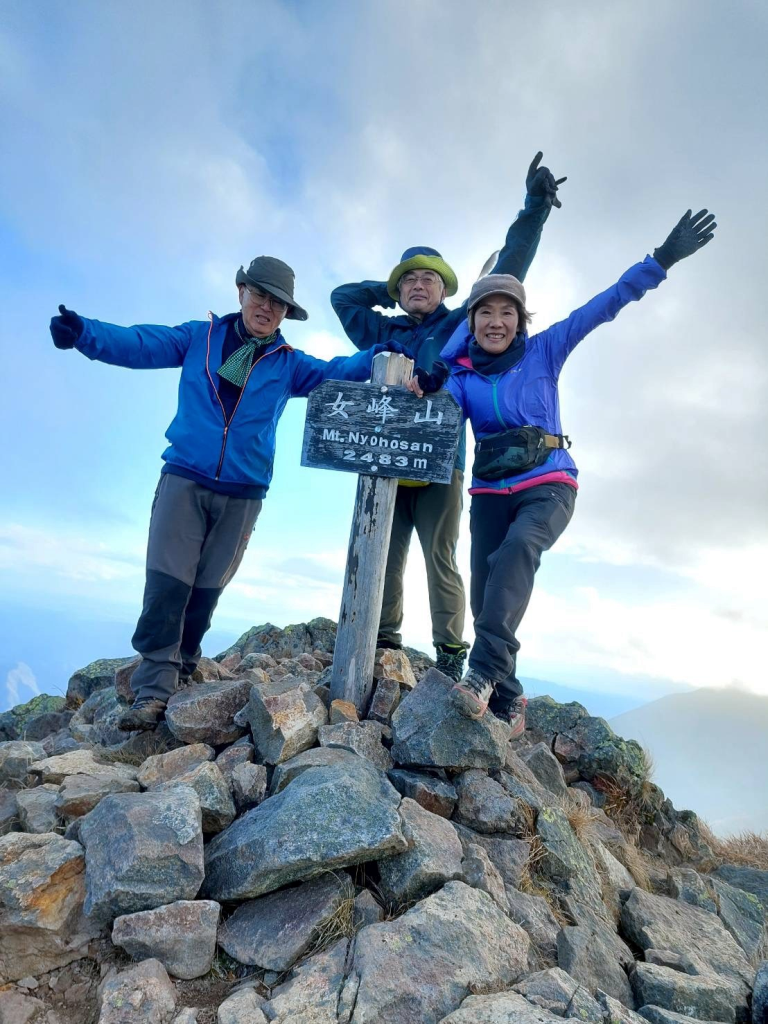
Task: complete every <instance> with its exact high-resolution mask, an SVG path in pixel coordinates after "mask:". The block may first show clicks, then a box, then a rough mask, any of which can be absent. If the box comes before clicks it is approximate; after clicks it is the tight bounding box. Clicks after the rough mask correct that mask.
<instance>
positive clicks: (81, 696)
mask: <svg viewBox="0 0 768 1024" xmlns="http://www.w3.org/2000/svg"><path fill="white" fill-rule="evenodd" d="M133 660H134V659H133V658H99V660H98V661H92V662H91V663H90V664H89V665H86V666H85V668H80V669H78V670H77V672H75V673H74V674H73V675H72V676H70V679H69V682H68V683H67V705H68V706H69V707H78V706H79V705H80V704H82V703H83V702H84V701H86V700H88V698H89V697H90V696H91V694H92V693H94V692H95V691H96V690H103V689H104V688H105V687H107V686H112V685H113V683H114V681H115V672H116V670H117V669H119V668H120V667H121V666H122V665H125V664H127V663H128V662H130V661H133Z"/></svg>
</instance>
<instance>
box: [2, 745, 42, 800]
mask: <svg viewBox="0 0 768 1024" xmlns="http://www.w3.org/2000/svg"><path fill="white" fill-rule="evenodd" d="M44 757H45V747H44V746H43V745H42V744H41V743H31V742H28V741H27V740H9V741H7V742H5V743H0V787H2V788H3V789H21V788H22V786H24V785H25V784H26V781H27V775H29V767H30V765H32V764H34V763H35V761H40V760H41V759H42V758H44Z"/></svg>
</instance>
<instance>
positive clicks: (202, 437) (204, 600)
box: [51, 256, 402, 730]
mask: <svg viewBox="0 0 768 1024" xmlns="http://www.w3.org/2000/svg"><path fill="white" fill-rule="evenodd" d="M235 281H236V284H237V288H238V294H239V299H240V312H239V313H229V314H228V315H227V316H224V317H221V318H219V317H216V316H213V314H209V317H210V319H209V321H208V322H206V321H197V320H193V321H190V322H189V323H185V324H180V325H179V326H178V327H159V326H156V325H152V324H143V325H139V326H136V327H118V326H116V325H114V324H106V323H100V322H99V321H98V320H86V319H85V318H84V317H81V316H78V315H77V313H74V312H73V311H72V310H68V309H66V308H65V307H64V306H59V313H60V315H59V316H55V317H53V319H52V320H51V335H52V336H53V341H54V344H55V345H56V347H57V348H62V349H65V348H76V349H77V350H78V351H80V352H82V353H83V355H85V356H88V358H89V359H98V360H101V361H102V362H104V363H111V364H112V365H114V366H125V367H129V368H131V369H155V368H158V369H159V368H162V367H181V380H180V384H179V404H178V409H177V412H176V416H175V417H174V419H173V422H172V423H171V425H170V426H169V428H168V430H167V432H166V437H167V438H168V440H169V441H170V445H169V446H168V448H166V450H165V451H164V452H163V456H162V457H163V460H164V462H165V465H164V466H163V469H162V473H161V476H160V483H159V484H158V486H157V491H156V492H155V498H154V502H153V505H152V516H151V519H150V526H149V542H148V546H147V579H146V586H145V589H144V607H143V609H142V613H141V617H140V618H139V622H138V625H137V626H136V632H135V633H134V635H133V639H132V644H133V646H134V648H135V649H136V650H137V651H138V652H139V654H141V656H142V660H141V662H140V664H139V665H138V667H137V668H136V671H135V672H134V674H133V678H132V680H131V686H132V688H133V691H134V693H135V695H136V697H135V700H134V702H133V704H132V705H131V707H130V708H129V709H128V710H127V711H126V712H125V713H124V714H123V715H122V717H121V719H120V722H119V725H120V728H121V729H126V730H133V729H151V728H152V727H153V726H154V725H156V724H157V722H158V720H159V718H160V717H161V716H162V715H163V713H164V711H165V707H166V704H167V703H168V698H169V697H170V696H171V694H172V693H173V692H174V690H175V689H176V688H177V685H178V684H179V682H180V681H181V682H182V683H183V682H184V681H185V680H188V679H189V677H190V676H191V675H192V673H193V672H194V670H195V668H196V667H197V663H198V661H199V659H200V654H201V650H200V644H201V641H202V639H203V636H204V635H205V633H206V631H207V630H208V627H209V626H210V623H211V617H212V615H213V610H214V608H215V607H216V604H217V602H218V600H219V597H220V595H221V592H222V590H223V589H224V587H225V586H226V585H227V583H229V581H230V580H231V579H232V577H233V576H234V574H235V572H236V571H237V569H238V566H239V565H240V562H241V561H242V558H243V555H244V554H245V549H246V547H247V545H248V541H249V539H250V536H251V533H252V532H253V529H254V525H255V523H256V519H257V518H258V515H259V512H260V511H261V504H262V501H263V499H264V497H265V496H266V493H267V489H268V488H269V483H270V480H271V478H272V463H273V460H274V457H275V431H276V427H277V421H278V420H279V419H280V416H281V415H282V412H283V409H284V408H285V406H286V403H287V402H288V399H289V398H293V397H305V396H306V395H308V394H309V393H310V391H312V390H313V389H314V388H316V387H317V386H318V384H320V383H321V382H322V381H324V380H326V379H327V378H332V379H334V380H367V379H368V377H369V376H370V373H371V363H372V362H373V357H374V355H376V354H377V353H378V352H381V351H385V350H390V351H402V348H401V346H399V345H398V344H397V343H396V342H394V343H393V342H389V341H382V342H381V343H378V344H375V345H373V346H372V347H371V348H369V349H368V350H367V351H366V352H360V353H358V354H356V355H354V356H350V357H339V358H337V359H332V360H330V362H323V361H322V360H320V359H314V358H312V357H311V356H308V355H306V354H305V353H303V352H299V351H298V350H296V349H293V348H291V346H290V345H289V344H288V343H287V342H286V341H285V339H284V337H283V335H282V333H281V330H280V325H281V323H282V321H283V320H284V319H288V320H306V319H307V314H306V312H305V311H304V310H303V309H302V307H301V306H300V305H299V304H298V303H297V302H296V300H295V299H294V297H293V288H294V273H293V271H292V270H291V268H290V267H289V266H288V265H287V264H285V263H283V262H282V261H281V260H278V259H275V258H274V257H272V256H258V257H257V258H256V259H255V260H253V262H252V263H251V265H250V266H249V268H248V270H245V269H244V268H243V267H241V268H240V270H239V271H238V273H237V276H236V279H235Z"/></svg>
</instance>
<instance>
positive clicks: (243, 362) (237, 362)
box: [218, 316, 277, 388]
mask: <svg viewBox="0 0 768 1024" xmlns="http://www.w3.org/2000/svg"><path fill="white" fill-rule="evenodd" d="M241 321H242V317H241V316H239V317H238V318H237V320H235V332H236V333H237V336H238V338H239V339H240V341H241V342H242V345H240V347H239V348H236V349H235V351H234V352H233V353H232V355H231V356H230V357H229V359H227V360H226V361H225V362H224V363H222V365H221V366H220V367H219V371H218V372H219V376H220V377H221V378H222V379H223V380H228V381H229V382H230V383H231V384H235V385H236V386H237V387H239V388H242V387H244V386H245V382H246V380H247V379H248V374H249V373H250V372H251V367H252V366H253V356H254V353H255V352H257V351H258V349H260V348H266V346H267V345H270V344H271V343H272V342H273V341H274V340H275V338H276V337H277V331H273V332H272V334H270V335H269V337H268V338H252V337H251V335H250V334H247V333H246V334H245V337H243V332H244V330H245V325H244V324H243V327H242V329H241V327H240V323H241Z"/></svg>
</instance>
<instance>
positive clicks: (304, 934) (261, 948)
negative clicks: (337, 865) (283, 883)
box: [219, 873, 354, 973]
mask: <svg viewBox="0 0 768 1024" xmlns="http://www.w3.org/2000/svg"><path fill="white" fill-rule="evenodd" d="M353 898H354V886H353V885H352V881H351V879H350V877H349V875H347V874H346V873H341V874H339V875H335V874H326V875H323V876H321V877H320V878H313V879H312V881H310V882H304V883H303V884H302V885H299V886H296V887H295V888H292V889H283V890H282V891H281V892H273V893H270V894H269V895H268V896H262V897H260V898H259V899H256V900H249V901H248V902H247V903H243V904H242V905H241V906H239V907H238V908H237V910H235V912H234V914H232V916H231V917H229V918H227V920H226V921H225V922H224V923H223V924H222V925H221V928H220V929H219V945H220V946H222V948H223V949H224V950H225V951H226V952H227V953H229V955H230V956H231V957H234V958H235V960H239V961H240V963H244V964H250V965H254V966H259V967H262V968H266V969H267V970H271V971H277V972H279V973H282V972H283V971H287V970H288V969H289V968H290V967H292V966H293V965H294V964H295V963H296V961H297V960H298V959H299V958H300V957H302V956H303V955H304V954H305V953H306V952H307V950H308V949H309V947H310V946H311V945H312V943H313V942H314V941H315V940H316V939H317V938H318V936H319V935H320V934H321V933H322V931H323V929H324V928H326V927H327V926H328V924H329V922H331V921H332V920H334V919H335V918H337V917H338V916H339V914H340V912H342V911H345V912H346V913H347V917H348V922H349V924H350V925H351V921H352V900H353ZM345 905H346V906H345Z"/></svg>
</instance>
